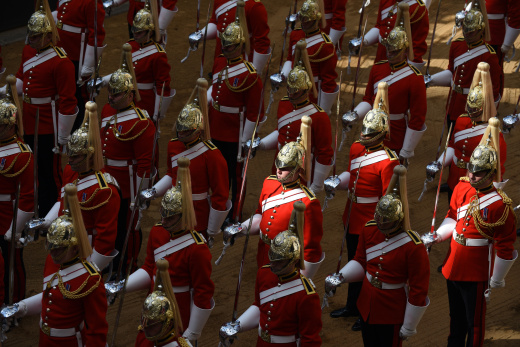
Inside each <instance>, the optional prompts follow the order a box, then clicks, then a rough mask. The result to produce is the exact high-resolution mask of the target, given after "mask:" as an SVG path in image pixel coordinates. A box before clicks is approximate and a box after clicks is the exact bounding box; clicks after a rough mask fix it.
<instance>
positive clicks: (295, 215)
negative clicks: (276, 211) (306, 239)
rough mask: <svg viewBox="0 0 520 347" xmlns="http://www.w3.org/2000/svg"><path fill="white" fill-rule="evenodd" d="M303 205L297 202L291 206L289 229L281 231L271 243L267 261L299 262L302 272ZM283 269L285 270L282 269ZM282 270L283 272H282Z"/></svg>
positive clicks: (303, 267) (303, 266)
mask: <svg viewBox="0 0 520 347" xmlns="http://www.w3.org/2000/svg"><path fill="white" fill-rule="evenodd" d="M304 213H305V204H304V203H303V202H301V201H297V202H295V203H294V205H293V211H292V214H291V219H290V221H289V228H288V229H287V230H286V231H282V232H281V233H279V234H278V235H276V236H275V238H274V239H273V240H272V241H271V247H270V248H269V261H271V262H273V261H279V260H291V262H289V264H290V263H292V261H293V260H300V264H299V265H300V269H302V270H304V269H305V265H304V259H303V251H304V247H303V245H304V244H303V225H304V222H305V215H304ZM284 269H285V268H284ZM284 269H283V270H284Z"/></svg>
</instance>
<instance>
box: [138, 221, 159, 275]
mask: <svg viewBox="0 0 520 347" xmlns="http://www.w3.org/2000/svg"><path fill="white" fill-rule="evenodd" d="M157 229H158V227H155V226H154V227H152V229H151V230H150V235H149V236H148V243H147V245H146V258H145V259H144V264H143V266H141V269H143V270H144V271H146V272H148V276H150V278H153V275H154V273H153V270H154V269H155V257H154V253H153V252H154V248H153V241H154V239H155V238H156V237H157V235H156V234H157Z"/></svg>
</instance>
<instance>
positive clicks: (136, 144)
mask: <svg viewBox="0 0 520 347" xmlns="http://www.w3.org/2000/svg"><path fill="white" fill-rule="evenodd" d="M141 122H145V121H141ZM146 122H148V127H147V128H146V130H145V131H144V132H143V133H142V134H141V135H139V137H137V138H136V139H134V140H133V141H132V148H133V151H134V155H135V159H136V160H137V176H139V177H141V178H142V177H144V175H145V174H146V175H147V177H148V178H149V175H150V167H151V165H152V151H153V140H154V136H155V126H154V125H153V122H152V121H151V120H150V119H147V120H146Z"/></svg>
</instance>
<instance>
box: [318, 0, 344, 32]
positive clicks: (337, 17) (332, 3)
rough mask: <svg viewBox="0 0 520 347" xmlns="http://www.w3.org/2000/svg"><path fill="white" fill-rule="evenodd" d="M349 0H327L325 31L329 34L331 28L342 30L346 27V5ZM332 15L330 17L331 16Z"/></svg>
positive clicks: (325, 3)
mask: <svg viewBox="0 0 520 347" xmlns="http://www.w3.org/2000/svg"><path fill="white" fill-rule="evenodd" d="M347 1H348V0H325V1H324V5H325V11H324V12H325V19H326V20H327V26H326V27H325V28H323V31H324V32H325V33H326V34H327V35H328V34H329V33H330V28H332V29H335V30H338V31H342V30H344V29H345V7H346V6H347ZM329 17H330V18H329Z"/></svg>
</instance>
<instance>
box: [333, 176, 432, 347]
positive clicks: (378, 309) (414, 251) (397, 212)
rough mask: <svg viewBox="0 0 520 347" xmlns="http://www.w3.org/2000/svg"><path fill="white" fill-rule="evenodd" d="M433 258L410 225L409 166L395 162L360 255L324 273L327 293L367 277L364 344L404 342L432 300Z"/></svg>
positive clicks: (360, 302) (361, 242) (365, 230)
mask: <svg viewBox="0 0 520 347" xmlns="http://www.w3.org/2000/svg"><path fill="white" fill-rule="evenodd" d="M429 278H430V262H429V260H428V254H427V252H426V249H425V248H424V246H423V244H422V242H421V239H420V238H419V235H418V234H417V233H416V232H415V231H413V230H411V229H410V217H409V212H408V198H407V190H406V168H405V167H404V166H396V167H395V168H394V175H393V177H392V181H391V182H390V185H389V186H388V190H387V191H386V194H385V195H384V196H383V197H382V198H381V200H379V202H378V203H377V206H376V211H375V214H374V220H371V221H369V222H367V223H366V224H365V227H364V228H363V231H362V232H361V234H360V237H359V244H358V248H357V251H356V256H355V257H354V259H353V260H351V261H349V262H348V263H347V265H345V266H344V267H343V268H342V269H341V270H340V271H339V273H337V274H333V275H330V276H328V277H327V278H326V279H325V293H326V294H325V295H327V296H329V297H330V296H332V295H334V293H335V291H336V288H337V287H338V286H340V285H341V283H350V282H356V281H363V286H362V289H361V294H360V295H359V299H358V302H357V307H358V309H359V312H360V313H361V317H362V319H363V321H362V323H361V326H362V334H363V343H364V345H365V346H396V347H397V346H401V345H402V341H403V340H406V339H408V338H409V337H411V336H413V335H415V334H416V333H417V330H416V328H417V325H418V324H419V321H420V320H421V318H422V316H423V315H424V312H425V311H426V308H427V307H428V305H429V303H430V300H429V298H428V296H427V295H428V285H429Z"/></svg>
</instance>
